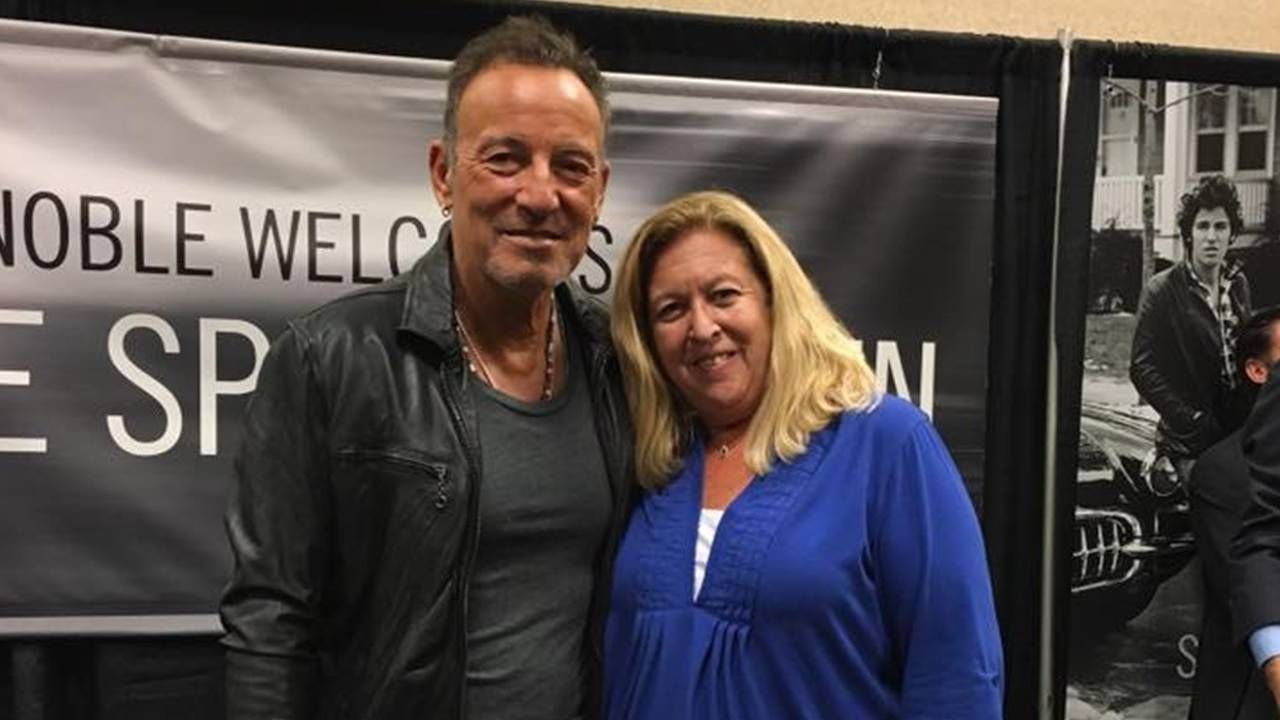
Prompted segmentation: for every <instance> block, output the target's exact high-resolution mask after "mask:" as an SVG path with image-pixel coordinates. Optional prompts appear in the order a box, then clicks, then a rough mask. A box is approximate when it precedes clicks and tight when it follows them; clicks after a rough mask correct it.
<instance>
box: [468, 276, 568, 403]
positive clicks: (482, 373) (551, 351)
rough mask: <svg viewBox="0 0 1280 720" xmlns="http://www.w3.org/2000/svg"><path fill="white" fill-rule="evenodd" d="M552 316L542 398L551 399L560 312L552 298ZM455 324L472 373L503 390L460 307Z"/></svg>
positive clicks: (548, 331)
mask: <svg viewBox="0 0 1280 720" xmlns="http://www.w3.org/2000/svg"><path fill="white" fill-rule="evenodd" d="M550 315H551V317H550V318H549V319H548V320H547V346H546V359H545V362H544V367H545V371H544V372H543V375H542V400H544V401H545V400H550V399H551V392H552V390H554V389H555V384H554V380H555V370H556V364H555V363H556V360H555V358H556V352H555V348H556V335H557V333H556V326H557V324H558V323H557V318H558V317H559V315H560V313H558V312H556V301H555V298H554V297H553V298H552V299H551V313H550ZM453 325H454V327H455V328H456V329H457V331H458V338H459V339H460V340H462V355H463V357H465V358H466V359H467V367H468V368H470V369H471V372H472V374H474V375H475V376H477V377H479V378H480V379H481V380H483V381H484V384H485V385H488V386H489V387H491V388H493V389H494V390H501V389H502V388H500V387H498V384H497V383H496V382H494V380H493V375H492V374H491V373H490V372H489V368H488V366H486V365H485V364H484V358H482V357H480V351H479V350H477V349H476V343H475V341H474V340H472V339H471V333H469V332H467V326H466V324H465V323H463V322H462V315H461V314H459V313H458V309H457V308H454V309H453Z"/></svg>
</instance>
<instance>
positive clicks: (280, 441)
mask: <svg viewBox="0 0 1280 720" xmlns="http://www.w3.org/2000/svg"><path fill="white" fill-rule="evenodd" d="M313 362H314V357H313V353H312V352H311V348H310V345H309V342H308V340H307V338H306V337H305V336H304V335H303V333H302V332H301V331H300V330H298V329H297V328H296V327H292V326H291V327H290V328H289V329H288V330H287V331H286V332H285V333H284V334H283V335H281V336H280V338H278V339H277V340H276V342H275V343H273V344H272V346H271V350H270V351H269V352H268V353H267V356H266V358H265V359H264V361H263V365H262V369H261V371H260V374H259V378H258V389H257V391H256V392H255V394H254V396H253V398H252V399H251V400H250V402H249V405H248V408H247V410H246V415H245V423H244V439H243V444H242V445H241V448H240V453H239V456H238V457H237V459H236V483H235V485H234V489H233V491H232V496H231V500H230V503H229V506H228V509H227V514H226V531H227V537H228V540H229V541H230V544H231V551H232V556H233V559H234V563H235V564H234V568H233V573H232V577H231V581H230V583H229V584H228V586H227V588H226V590H225V592H224V593H223V596H222V606H221V615H222V624H223V627H224V629H225V630H226V635H225V636H224V637H223V640H222V643H223V645H224V647H225V648H226V653H227V717H228V718H231V719H233V720H268V719H270V720H276V719H277V718H278V719H281V720H309V719H310V718H312V717H313V716H314V702H315V696H316V691H317V687H316V676H317V671H316V668H317V667H318V663H317V637H318V628H319V624H318V610H317V609H318V608H319V607H320V605H321V602H322V595H323V589H324V587H325V580H326V578H325V569H326V567H327V565H328V542H329V528H328V518H329V517H330V507H329V503H330V499H329V493H328V491H327V488H328V482H327V463H328V453H327V451H326V445H325V437H324V427H325V424H326V423H325V410H324V408H323V407H322V406H323V401H322V399H321V398H322V397H323V394H322V392H321V389H320V388H319V387H318V384H317V382H316V380H315V378H316V376H317V375H316V372H315V368H314V367H313V366H312V363H313Z"/></svg>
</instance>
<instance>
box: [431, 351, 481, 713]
mask: <svg viewBox="0 0 1280 720" xmlns="http://www.w3.org/2000/svg"><path fill="white" fill-rule="evenodd" d="M463 372H464V370H463V367H462V357H461V355H450V357H449V362H448V365H447V367H446V373H445V377H444V382H442V383H440V388H441V390H442V393H441V394H442V396H443V397H444V401H445V405H447V406H448V408H449V416H450V417H451V418H452V419H453V426H454V428H455V429H457V431H458V439H459V440H460V441H461V443H462V453H463V455H465V456H466V460H467V464H468V467H469V469H470V471H469V472H468V473H467V474H468V475H469V476H470V479H471V492H469V493H468V494H467V520H468V522H467V530H466V532H468V533H470V537H467V536H466V535H464V538H463V545H464V548H465V549H464V551H463V552H464V554H463V556H462V563H461V566H460V567H459V569H458V596H459V597H458V599H459V602H460V603H461V607H460V614H461V616H462V621H461V622H459V623H458V629H457V631H458V648H459V649H460V652H461V655H462V657H461V659H460V660H461V666H460V670H461V674H460V678H461V679H460V687H459V693H458V719H459V720H465V719H466V717H467V628H468V627H469V625H470V621H469V615H470V612H469V610H470V603H471V599H470V594H471V572H472V569H473V568H474V567H475V559H476V553H477V552H478V551H479V548H480V475H481V472H480V458H479V454H478V453H477V452H476V450H477V449H478V445H479V443H478V442H473V439H472V437H471V429H470V428H469V427H468V426H467V424H466V422H465V421H464V420H463V417H462V409H461V407H460V406H459V404H458V398H457V396H456V395H455V394H454V391H455V387H454V379H455V378H457V377H459V376H460V374H461V373H463Z"/></svg>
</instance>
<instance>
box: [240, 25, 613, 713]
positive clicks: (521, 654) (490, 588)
mask: <svg viewBox="0 0 1280 720" xmlns="http://www.w3.org/2000/svg"><path fill="white" fill-rule="evenodd" d="M607 115H608V109H607V104H606V99H605V94H604V87H603V80H602V78H601V75H600V72H599V70H598V69H597V68H596V66H595V64H594V62H593V61H592V60H591V59H590V58H589V57H587V56H586V55H585V54H583V53H582V52H581V51H579V50H578V48H577V47H576V45H575V44H574V42H573V41H572V39H570V38H568V37H567V36H565V35H563V34H561V33H560V32H558V31H557V30H555V29H554V28H552V27H551V26H550V25H548V24H547V23H546V22H545V21H542V20H537V19H528V18H515V19H509V20H507V21H506V22H504V23H502V24H501V25H499V26H498V27H496V28H494V29H492V30H490V31H488V32H487V33H485V34H483V35H481V36H479V37H477V38H475V39H474V40H472V41H471V42H470V43H468V45H467V46H466V47H465V48H464V49H463V50H462V52H461V53H460V54H459V56H458V58H457V60H456V61H455V63H454V67H453V70H452V72H451V74H450V78H449V87H448V98H447V105H446V108H445V122H444V126H445V133H444V138H443V140H440V141H436V142H433V143H432V144H431V148H430V175H431V185H432V190H433V192H434V194H435V197H436V199H437V201H438V202H439V203H440V204H441V208H442V211H443V213H444V215H445V216H446V217H451V218H452V221H451V222H450V223H446V224H445V226H444V228H443V229H442V231H441V233H440V237H439V239H438V240H437V242H436V244H435V246H434V247H433V248H432V249H431V250H430V251H429V252H428V253H427V254H426V255H425V256H424V257H423V258H422V259H421V260H420V261H419V262H418V263H417V264H416V265H415V266H414V268H413V269H412V270H411V271H410V272H408V273H406V274H405V275H402V276H400V277H397V278H394V279H392V280H389V281H387V282H386V283H385V284H383V285H379V286H375V287H372V288H369V289H366V290H362V291H359V292H356V293H354V294H351V295H348V296H347V297H345V298H342V299H340V300H337V301H336V302H333V303H330V304H328V305H325V306H323V307H321V308H320V309H318V310H316V311H314V312H312V313H311V314H309V315H306V316H304V317H302V318H300V319H298V320H295V321H294V322H292V323H291V324H290V325H289V327H288V329H287V330H286V331H285V332H284V333H283V335H282V336H281V337H280V338H279V339H277V340H276V341H275V343H274V344H273V345H272V349H271V352H270V353H269V354H268V356H267V359H266V361H265V363H264V365H263V368H262V371H261V376H260V378H261V379H260V381H259V387H258V391H257V393H256V394H255V397H254V398H253V400H252V401H251V403H250V405H249V408H248V410H247V416H246V424H245V441H244V445H243V447H242V449H241V454H240V456H239V459H238V461H237V474H238V480H239V481H238V484H237V487H236V492H235V495H234V497H233V499H232V502H231V505H230V509H229V510H228V514H227V532H228V535H229V537H230V541H231V547H232V550H233V553H234V556H235V562H236V564H235V572H234V575H233V577H232V580H231V583H230V585H229V586H228V588H227V590H226V593H225V595H224V597H223V603H222V618H223V623H224V625H225V627H226V630H227V634H226V637H225V639H224V641H223V642H224V644H225V646H226V648H227V651H228V652H227V661H228V663H227V674H228V677H227V684H228V707H229V714H230V716H231V717H233V718H264V719H265V718H273V719H274V718H313V717H325V718H329V717H332V718H357V717H358V718H396V719H400V718H420V719H426V718H475V719H480V718H499V717H500V718H576V717H580V716H589V715H591V714H593V713H592V711H593V710H594V709H595V708H596V707H597V706H598V699H597V697H596V693H597V692H598V685H599V678H598V675H599V645H600V639H601V637H600V631H601V625H600V620H601V613H602V612H603V610H604V608H603V599H604V598H607V597H608V591H609V588H608V577H609V568H610V563H611V560H612V555H613V552H614V547H615V544H616V541H617V539H618V535H619V531H620V528H621V527H622V521H623V515H624V513H625V509H626V507H627V504H626V494H627V492H626V488H627V487H629V483H628V474H629V457H630V453H629V443H630V438H629V429H628V425H627V420H626V409H625V402H624V400H623V398H622V396H621V393H620V386H619V384H618V382H617V376H616V364H615V362H614V358H613V355H612V350H611V348H610V346H609V344H608V335H607V321H606V318H605V316H604V314H603V312H602V310H601V308H600V307H599V306H598V305H595V304H592V303H589V302H588V301H586V300H585V299H583V298H580V297H578V296H577V295H576V294H575V293H572V292H570V290H569V288H568V287H567V286H565V285H564V284H562V281H563V280H564V279H565V278H566V277H567V276H568V274H569V272H570V270H571V269H572V268H573V267H574V266H575V265H576V264H577V263H578V261H579V259H580V258H581V257H582V255H583V253H584V252H585V249H586V246H587V241H588V237H589V235H590V232H591V229H592V226H593V225H594V223H595V222H596V218H597V216H598V214H599V212H600V207H601V203H602V201H603V198H604V192H605V186H606V184H607V182H608V178H609V166H608V164H607V163H606V162H605V158H604V135H605V126H606V123H607Z"/></svg>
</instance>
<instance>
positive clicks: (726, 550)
mask: <svg viewBox="0 0 1280 720" xmlns="http://www.w3.org/2000/svg"><path fill="white" fill-rule="evenodd" d="M613 335H614V342H615V344H616V346H617V348H618V352H619V355H620V357H621V360H622V366H623V371H624V378H625V381H626V386H627V393H628V398H629V400H630V402H631V408H632V415H633V416H634V419H635V426H636V465H637V472H638V476H639V479H640V482H641V484H642V485H643V486H644V487H645V488H646V490H647V492H645V493H644V496H643V498H642V499H641V500H640V503H639V505H638V507H637V508H636V511H635V512H634V514H633V515H632V519H631V523H630V526H629V527H628V529H627V532H626V535H625V537H624V539H623V542H622V545H621V547H620V550H619V554H618V558H617V561H616V566H615V570H614V579H613V602H612V608H611V611H610V614H609V619H608V623H607V628H606V635H605V669H606V681H605V682H606V697H605V714H606V716H607V717H609V718H635V719H644V718H655V719H660V720H677V719H684V718H708V719H717V718H725V719H732V720H750V719H753V718H760V719H762V720H763V719H768V720H778V719H780V718H858V719H860V720H873V719H876V718H924V717H928V718H947V719H948V720H955V719H958V718H997V717H999V716H1000V706H1001V685H1002V681H1001V652H1000V642H999V634H998V628H997V626H996V620H995V613H994V611H993V608H992V601H991V589H990V582H989V579H988V576H987V569H986V563H985V557H984V553H983V546H982V539H981V535H980V533H979V530H978V525H977V522H976V518H975V517H974V513H973V508H972V506H971V505H970V502H969V499H968V496H967V495H966V493H965V490H964V486H963V484H962V483H961V480H960V477H959V475H958V473H957V472H956V469H955V466H954V465H953V464H952V462H951V459H950V456H949V455H948V454H947V451H946V448H945V447H943V445H942V442H941V440H940V439H939V438H938V436H937V434H936V433H935V432H934V430H933V428H932V426H931V425H930V424H929V422H928V420H927V419H926V418H925V416H924V415H923V414H922V413H920V412H919V411H917V410H916V409H915V408H913V407H912V406H911V405H909V404H907V403H906V402H903V401H901V400H899V399H897V398H894V397H891V396H887V395H880V394H879V393H877V391H876V390H875V388H874V377H873V375H872V372H871V370H870V369H869V368H868V367H867V363H866V361H865V360H864V359H863V356H862V352H861V350H860V349H859V346H858V344H857V343H856V342H855V341H854V340H853V338H851V337H850V336H849V334H848V332H847V331H845V329H844V328H843V327H842V326H841V325H840V324H839V322H838V321H837V320H836V319H835V317H834V316H833V315H832V314H831V312H830V310H828V309H827V307H826V305H825V304H824V303H823V302H822V300H821V298H820V297H819V296H818V294H817V292H816V291H815V290H814V288H813V285H812V284H811V283H810V282H809V280H808V278H806V277H805V275H804V272H803V271H802V270H801V269H800V266H799V264H798V263H797V262H796V260H795V258H794V257H793V256H792V255H791V253H790V252H789V251H788V250H787V248H786V246H785V245H784V244H783V242H782V241H781V240H780V239H779V238H778V236H777V234H776V233H774V232H773V230H772V229H771V228H770V227H769V226H768V225H767V224H766V223H765V222H764V220H763V219H761V218H760V216H759V215H757V214H756V213H755V211H753V210H752V209H751V208H750V207H749V206H747V205H746V204H745V203H744V202H742V201H741V200H739V199H737V198H736V197H733V196H732V195H728V194H725V193H719V192H702V193H694V194H691V195H686V196H684V197H681V198H679V199H677V200H675V201H673V202H671V203H669V204H668V205H667V206H665V207H664V208H662V209H661V210H659V211H658V213H657V214H656V215H654V216H653V217H652V218H650V219H649V220H648V221H647V222H645V224H644V225H643V226H641V228H640V229H639V231H637V233H636V236H635V239H634V240H633V241H632V243H631V246H630V248H629V249H628V250H627V253H626V257H625V258H624V259H623V262H622V266H621V268H620V270H619V277H618V285H617V288H616V294H615V297H614V308H613Z"/></svg>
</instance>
